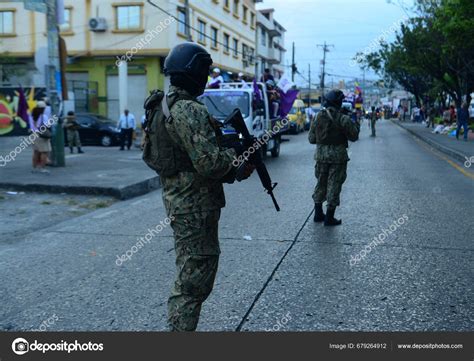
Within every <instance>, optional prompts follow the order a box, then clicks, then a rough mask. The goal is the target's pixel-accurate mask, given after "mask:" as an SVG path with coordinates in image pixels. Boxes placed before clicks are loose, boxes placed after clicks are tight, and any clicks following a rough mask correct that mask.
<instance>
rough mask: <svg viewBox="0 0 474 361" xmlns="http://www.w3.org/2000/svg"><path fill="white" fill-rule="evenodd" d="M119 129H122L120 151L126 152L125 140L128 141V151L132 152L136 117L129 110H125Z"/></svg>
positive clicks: (118, 124)
mask: <svg viewBox="0 0 474 361" xmlns="http://www.w3.org/2000/svg"><path fill="white" fill-rule="evenodd" d="M117 128H119V129H120V150H124V147H125V139H126V140H127V149H128V150H130V147H131V146H132V137H133V130H134V129H135V116H134V115H133V114H131V113H130V112H129V111H128V109H125V110H124V111H123V114H122V115H121V116H120V119H119V121H118V123H117Z"/></svg>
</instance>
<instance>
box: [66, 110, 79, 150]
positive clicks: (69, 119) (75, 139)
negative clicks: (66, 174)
mask: <svg viewBox="0 0 474 361" xmlns="http://www.w3.org/2000/svg"><path fill="white" fill-rule="evenodd" d="M64 128H66V135H67V143H68V145H69V150H70V152H71V154H72V153H74V147H77V152H78V153H84V152H83V151H82V149H81V137H80V136H79V129H80V128H81V126H80V125H79V124H78V123H77V121H76V116H75V115H74V112H73V111H72V110H71V111H69V112H67V116H66V121H65V123H64Z"/></svg>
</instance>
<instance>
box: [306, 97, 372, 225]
mask: <svg viewBox="0 0 474 361" xmlns="http://www.w3.org/2000/svg"><path fill="white" fill-rule="evenodd" d="M343 100H344V93H343V92H342V91H340V90H332V91H330V92H329V93H328V94H327V95H326V97H325V104H324V107H325V108H324V109H323V110H322V111H320V112H319V113H318V115H317V116H316V120H315V121H313V122H312V123H311V127H310V130H309V135H308V138H309V142H310V143H311V144H316V145H317V148H316V154H315V160H316V167H315V175H316V178H317V184H316V187H315V189H314V193H313V200H314V204H315V212H314V221H315V222H323V221H324V225H325V226H337V225H340V224H341V223H342V221H341V220H339V219H336V218H334V213H335V212H336V207H337V206H339V204H340V198H339V196H340V193H341V189H342V185H343V184H344V181H345V180H346V172H347V162H348V161H349V156H348V155H347V147H348V146H349V143H348V141H349V140H350V141H351V142H355V141H357V140H358V139H359V131H360V125H359V123H357V122H353V121H352V120H351V119H350V118H349V117H348V116H347V115H344V114H343V113H342V112H341V107H342V101H343ZM374 112H375V107H372V113H374ZM325 201H327V210H326V214H324V212H323V203H324V202H325Z"/></svg>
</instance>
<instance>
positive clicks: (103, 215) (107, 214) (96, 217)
mask: <svg viewBox="0 0 474 361" xmlns="http://www.w3.org/2000/svg"><path fill="white" fill-rule="evenodd" d="M114 213H117V211H108V212H105V213H101V214H98V215H96V216H94V217H93V218H94V219H100V218H105V217H107V216H110V215H111V214H114Z"/></svg>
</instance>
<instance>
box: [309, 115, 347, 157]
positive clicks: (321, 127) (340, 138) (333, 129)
mask: <svg viewBox="0 0 474 361" xmlns="http://www.w3.org/2000/svg"><path fill="white" fill-rule="evenodd" d="M321 112H322V113H321V116H319V117H318V119H317V121H316V144H324V145H344V146H345V147H346V148H347V147H348V146H349V143H348V141H347V137H346V136H345V134H344V129H343V128H342V126H341V123H340V119H341V116H342V115H341V114H340V113H339V112H336V113H335V114H331V111H330V110H329V109H323V110H322V111H321Z"/></svg>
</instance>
